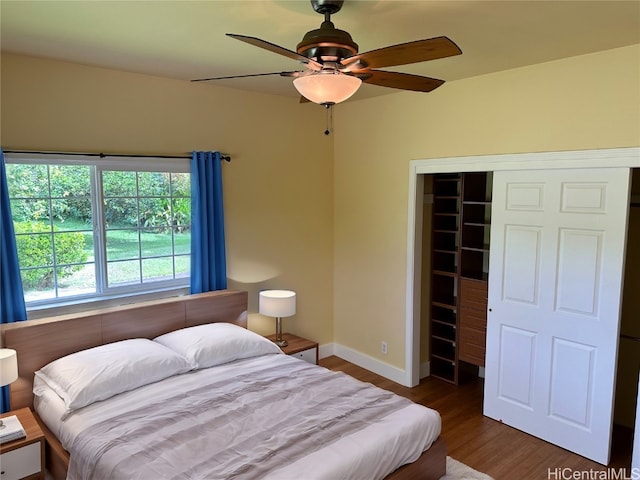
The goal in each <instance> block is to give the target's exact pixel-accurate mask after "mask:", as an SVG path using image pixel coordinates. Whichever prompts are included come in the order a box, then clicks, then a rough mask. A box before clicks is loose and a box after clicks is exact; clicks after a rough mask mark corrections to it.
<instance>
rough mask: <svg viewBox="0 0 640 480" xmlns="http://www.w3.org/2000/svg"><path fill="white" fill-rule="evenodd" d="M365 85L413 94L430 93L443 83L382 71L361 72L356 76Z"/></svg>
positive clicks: (436, 80) (442, 81)
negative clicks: (407, 91)
mask: <svg viewBox="0 0 640 480" xmlns="http://www.w3.org/2000/svg"><path fill="white" fill-rule="evenodd" d="M357 76H360V77H361V78H362V81H363V82H365V83H370V84H372V85H378V86H380V87H390V88H398V89H400V90H413V91H415V92H430V91H431V90H435V89H436V88H438V87H439V86H440V85H442V84H443V83H444V80H438V79H437V78H430V77H422V76H420V75H412V74H410V73H399V72H386V71H384V70H363V71H362V72H361V73H359V74H357Z"/></svg>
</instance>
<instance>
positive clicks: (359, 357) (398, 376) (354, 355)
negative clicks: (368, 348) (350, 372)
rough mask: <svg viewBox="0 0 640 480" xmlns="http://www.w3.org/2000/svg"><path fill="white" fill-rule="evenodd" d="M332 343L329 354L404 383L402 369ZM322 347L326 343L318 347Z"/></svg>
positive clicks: (401, 383)
mask: <svg viewBox="0 0 640 480" xmlns="http://www.w3.org/2000/svg"><path fill="white" fill-rule="evenodd" d="M332 345H333V351H332V353H329V355H335V356H337V357H340V358H342V359H343V360H346V361H347V362H351V363H354V364H356V365H358V366H359V367H362V368H365V369H367V370H369V371H370V372H373V373H377V374H378V375H380V376H382V377H384V378H388V379H389V380H393V381H394V382H396V383H399V384H400V385H404V384H405V383H404V382H405V377H406V375H405V371H404V370H402V369H400V368H398V367H394V366H393V365H389V364H388V363H385V362H381V361H380V360H378V359H377V358H373V357H370V356H369V355H365V354H364V353H361V352H358V351H357V350H353V349H351V348H348V347H345V346H344V345H340V344H337V343H334V344H332ZM323 347H326V345H322V346H321V347H320V351H321V352H322V350H323ZM327 356H328V355H327Z"/></svg>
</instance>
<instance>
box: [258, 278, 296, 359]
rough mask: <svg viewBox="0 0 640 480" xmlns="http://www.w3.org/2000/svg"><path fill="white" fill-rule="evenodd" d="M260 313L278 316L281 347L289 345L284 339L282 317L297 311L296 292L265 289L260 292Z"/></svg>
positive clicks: (277, 323)
mask: <svg viewBox="0 0 640 480" xmlns="http://www.w3.org/2000/svg"><path fill="white" fill-rule="evenodd" d="M259 303H260V307H259V310H260V313H261V314H262V315H267V316H268V317H276V339H275V341H274V343H275V344H276V345H278V346H279V347H286V346H287V345H288V343H287V341H286V340H283V339H282V318H283V317H290V316H292V315H295V313H296V292H292V291H291V290H263V291H262V292H260V302H259Z"/></svg>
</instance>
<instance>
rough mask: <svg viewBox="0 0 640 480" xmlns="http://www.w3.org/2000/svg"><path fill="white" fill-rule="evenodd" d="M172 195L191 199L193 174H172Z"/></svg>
mask: <svg viewBox="0 0 640 480" xmlns="http://www.w3.org/2000/svg"><path fill="white" fill-rule="evenodd" d="M171 195H172V196H173V197H186V198H191V174H189V173H172V174H171Z"/></svg>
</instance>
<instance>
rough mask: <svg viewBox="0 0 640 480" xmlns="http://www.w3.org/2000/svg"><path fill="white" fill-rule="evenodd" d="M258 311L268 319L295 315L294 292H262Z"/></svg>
mask: <svg viewBox="0 0 640 480" xmlns="http://www.w3.org/2000/svg"><path fill="white" fill-rule="evenodd" d="M259 304H260V305H259V310H260V313H261V314H262V315H266V316H268V317H278V318H282V317H290V316H292V315H295V314H296V292H292V291H291V290H264V291H262V292H260V297H259Z"/></svg>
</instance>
